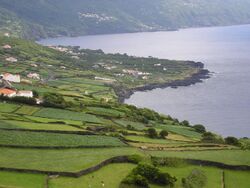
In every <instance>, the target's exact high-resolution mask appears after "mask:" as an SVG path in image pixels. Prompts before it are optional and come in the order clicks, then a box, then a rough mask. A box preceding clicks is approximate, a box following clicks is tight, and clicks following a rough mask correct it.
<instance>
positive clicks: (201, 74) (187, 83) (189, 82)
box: [115, 69, 211, 103]
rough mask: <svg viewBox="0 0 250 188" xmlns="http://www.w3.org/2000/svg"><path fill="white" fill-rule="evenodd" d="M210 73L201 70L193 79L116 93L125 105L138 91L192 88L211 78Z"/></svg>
mask: <svg viewBox="0 0 250 188" xmlns="http://www.w3.org/2000/svg"><path fill="white" fill-rule="evenodd" d="M210 75H211V74H210V72H209V70H207V69H201V70H200V71H199V72H198V73H195V74H193V75H192V76H191V77H189V78H186V79H183V80H175V81H172V82H168V83H155V84H148V85H144V86H140V87H136V88H133V89H122V88H120V89H115V92H116V94H117V96H118V101H119V102H120V103H124V101H125V99H128V98H130V96H131V95H133V94H134V93H135V92H137V91H150V90H153V89H157V88H167V87H172V88H177V87H180V86H190V85H194V84H196V83H201V82H203V80H205V79H208V78H210Z"/></svg>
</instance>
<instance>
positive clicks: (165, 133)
mask: <svg viewBox="0 0 250 188" xmlns="http://www.w3.org/2000/svg"><path fill="white" fill-rule="evenodd" d="M147 135H148V137H150V138H163V139H165V138H166V137H167V136H168V131H166V130H162V131H161V132H160V133H159V134H158V133H157V131H156V129H155V128H149V129H148V130H147Z"/></svg>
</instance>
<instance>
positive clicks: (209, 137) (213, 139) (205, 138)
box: [201, 132, 224, 144]
mask: <svg viewBox="0 0 250 188" xmlns="http://www.w3.org/2000/svg"><path fill="white" fill-rule="evenodd" d="M201 141H202V142H205V143H219V144H221V143H224V141H223V139H222V138H221V137H219V136H217V135H215V134H213V133H211V132H205V133H203V135H202V139H201Z"/></svg>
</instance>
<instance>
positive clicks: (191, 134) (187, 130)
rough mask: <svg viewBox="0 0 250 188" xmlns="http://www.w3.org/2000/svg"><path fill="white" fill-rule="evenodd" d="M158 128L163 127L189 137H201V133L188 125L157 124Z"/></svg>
mask: <svg viewBox="0 0 250 188" xmlns="http://www.w3.org/2000/svg"><path fill="white" fill-rule="evenodd" d="M157 127H158V128H161V129H165V130H167V131H169V132H172V133H176V134H179V135H183V136H186V137H189V138H195V139H201V134H200V133H197V132H195V131H194V129H192V128H190V127H184V126H180V125H179V126H178V125H177V126H176V125H158V126H157Z"/></svg>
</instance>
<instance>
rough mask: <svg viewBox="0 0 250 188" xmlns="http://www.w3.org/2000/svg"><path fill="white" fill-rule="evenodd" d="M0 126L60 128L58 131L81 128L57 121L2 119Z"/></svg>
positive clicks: (6, 127)
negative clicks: (37, 121) (41, 121)
mask: <svg viewBox="0 0 250 188" xmlns="http://www.w3.org/2000/svg"><path fill="white" fill-rule="evenodd" d="M0 128H5V129H32V130H60V131H81V130H82V129H79V128H76V127H73V126H69V125H66V124H59V123H57V124H56V123H33V122H25V121H13V120H10V121H8V120H3V121H0Z"/></svg>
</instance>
